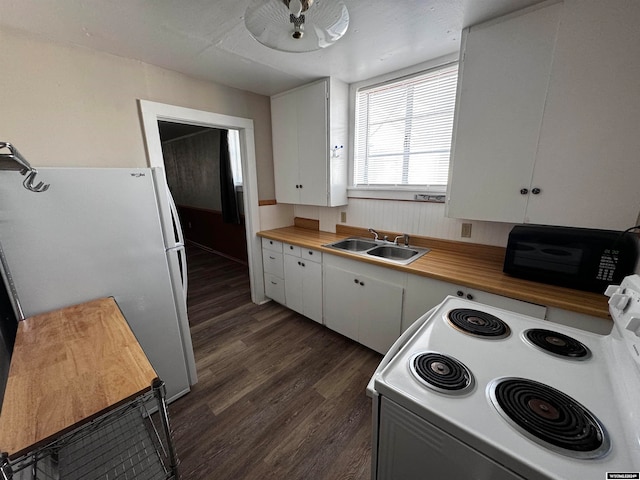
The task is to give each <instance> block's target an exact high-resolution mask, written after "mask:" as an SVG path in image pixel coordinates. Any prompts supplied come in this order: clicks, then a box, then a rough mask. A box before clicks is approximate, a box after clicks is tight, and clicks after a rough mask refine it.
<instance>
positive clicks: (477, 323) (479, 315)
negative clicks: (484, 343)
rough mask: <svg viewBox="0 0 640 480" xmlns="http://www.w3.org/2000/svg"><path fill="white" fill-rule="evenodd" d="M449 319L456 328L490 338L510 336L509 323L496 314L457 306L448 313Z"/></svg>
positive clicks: (468, 333) (469, 333) (476, 335)
mask: <svg viewBox="0 0 640 480" xmlns="http://www.w3.org/2000/svg"><path fill="white" fill-rule="evenodd" d="M447 320H448V321H449V323H450V324H451V325H452V326H453V328H455V329H456V330H459V331H461V332H462V333H466V334H467V335H473V336H475V337H482V338H488V339H500V338H505V337H508V336H509V334H510V333H511V329H510V328H509V325H507V324H506V323H505V322H504V321H502V320H500V319H499V318H498V317H496V316H495V315H491V314H490V313H486V312H482V311H480V310H473V309H469V308H455V309H453V310H451V311H449V313H447Z"/></svg>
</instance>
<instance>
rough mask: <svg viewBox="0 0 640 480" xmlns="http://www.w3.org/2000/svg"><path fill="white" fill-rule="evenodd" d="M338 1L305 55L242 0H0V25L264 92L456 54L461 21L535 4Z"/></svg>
mask: <svg viewBox="0 0 640 480" xmlns="http://www.w3.org/2000/svg"><path fill="white" fill-rule="evenodd" d="M322 1H330V0H322ZM344 1H345V4H346V5H347V8H348V10H349V15H350V25H349V29H348V31H347V33H346V35H345V36H344V37H343V38H342V39H341V40H339V41H338V43H336V44H335V45H333V46H331V47H328V48H326V49H323V50H318V51H315V52H309V53H283V52H278V51H275V50H271V49H269V48H267V47H265V46H263V45H261V44H259V43H258V42H257V41H255V40H254V39H253V38H252V37H251V36H250V35H249V33H248V32H247V30H246V28H245V26H244V18H243V15H244V11H245V9H246V7H247V5H248V3H249V0H186V1H185V0H183V1H176V0H0V26H6V27H10V28H14V29H18V30H22V31H26V32H30V33H35V34H37V35H39V36H41V37H44V38H45V39H48V40H53V41H56V42H61V43H71V44H75V45H82V46H85V47H89V48H93V49H95V50H101V51H104V52H109V53H112V54H115V55H119V56H122V57H127V58H133V59H136V60H141V61H143V62H146V63H150V64H154V65H158V66H161V67H164V68H168V69H171V70H175V71H179V72H182V73H185V74H187V75H190V76H193V77H197V78H201V79H206V80H211V81H213V82H217V83H221V84H224V85H229V86H232V87H236V88H240V89H243V90H248V91H251V92H255V93H259V94H263V95H272V94H274V93H278V92H281V91H284V90H287V89H289V88H292V87H295V86H298V85H302V84H304V83H307V82H309V81H311V80H314V79H316V78H319V77H323V76H335V77H337V78H339V79H341V80H343V81H345V82H347V83H353V82H357V81H361V80H365V79H368V78H372V77H375V76H378V75H382V74H384V73H388V72H392V71H395V70H400V69H402V68H406V67H409V66H412V65H416V64H418V63H422V62H425V61H427V60H430V59H433V58H437V57H440V56H442V55H446V54H450V53H454V52H456V51H457V50H458V49H459V44H460V31H461V30H462V29H463V28H464V27H467V26H469V25H473V24H475V23H478V22H482V21H484V20H488V19H490V18H493V17H496V16H499V15H502V14H504V13H508V12H511V11H514V10H517V9H520V8H523V7H526V6H528V5H532V4H534V3H539V0H344Z"/></svg>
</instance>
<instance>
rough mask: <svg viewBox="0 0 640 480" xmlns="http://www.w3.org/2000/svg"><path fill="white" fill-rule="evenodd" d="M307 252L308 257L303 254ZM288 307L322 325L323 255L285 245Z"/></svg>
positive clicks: (295, 246)
mask: <svg viewBox="0 0 640 480" xmlns="http://www.w3.org/2000/svg"><path fill="white" fill-rule="evenodd" d="M303 251H304V252H306V257H310V258H311V260H310V259H308V258H305V257H303V256H302V252H303ZM284 252H285V254H284V279H285V299H286V305H287V307H289V308H290V309H292V310H295V311H296V312H298V313H301V314H302V315H304V316H305V317H308V318H310V319H312V320H315V321H316V322H318V323H322V263H321V261H322V254H321V252H318V251H316V250H309V249H306V250H305V249H302V248H301V247H299V246H297V245H291V244H288V243H285V244H284Z"/></svg>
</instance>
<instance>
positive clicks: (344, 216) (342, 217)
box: [340, 212, 347, 223]
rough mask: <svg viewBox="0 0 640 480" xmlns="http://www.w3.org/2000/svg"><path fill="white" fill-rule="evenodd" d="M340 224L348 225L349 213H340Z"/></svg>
mask: <svg viewBox="0 0 640 480" xmlns="http://www.w3.org/2000/svg"><path fill="white" fill-rule="evenodd" d="M340 222H342V223H347V212H340Z"/></svg>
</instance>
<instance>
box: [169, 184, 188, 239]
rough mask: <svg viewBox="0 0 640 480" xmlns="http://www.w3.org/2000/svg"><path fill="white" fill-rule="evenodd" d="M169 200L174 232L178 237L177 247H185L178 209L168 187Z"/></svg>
mask: <svg viewBox="0 0 640 480" xmlns="http://www.w3.org/2000/svg"><path fill="white" fill-rule="evenodd" d="M167 198H168V199H169V209H170V211H171V222H172V223H173V231H174V232H175V235H176V247H179V246H183V245H184V237H183V235H182V225H181V224H180V217H178V209H177V208H176V202H175V201H174V200H173V195H171V190H169V187H167Z"/></svg>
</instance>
